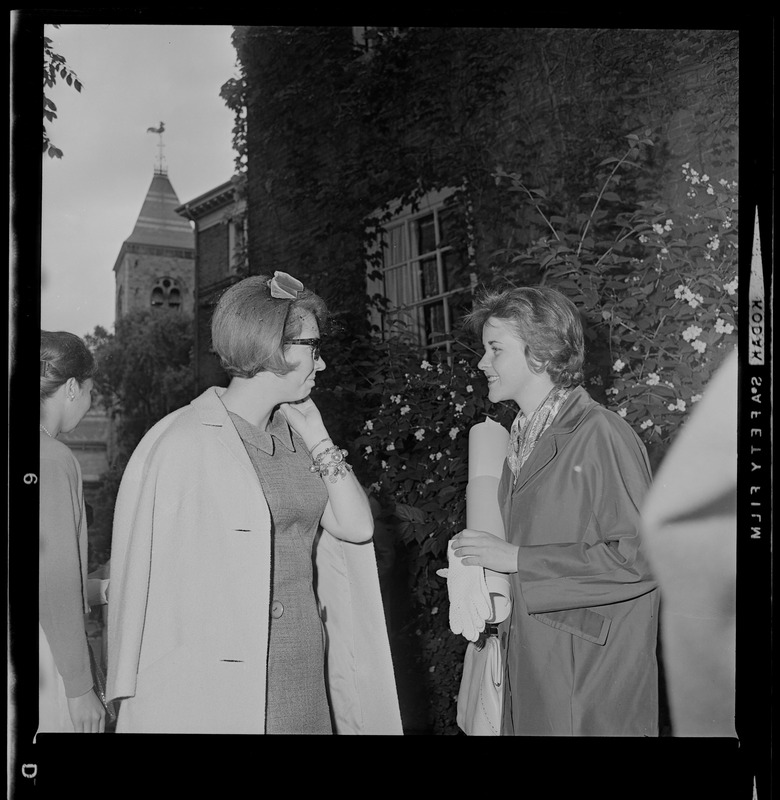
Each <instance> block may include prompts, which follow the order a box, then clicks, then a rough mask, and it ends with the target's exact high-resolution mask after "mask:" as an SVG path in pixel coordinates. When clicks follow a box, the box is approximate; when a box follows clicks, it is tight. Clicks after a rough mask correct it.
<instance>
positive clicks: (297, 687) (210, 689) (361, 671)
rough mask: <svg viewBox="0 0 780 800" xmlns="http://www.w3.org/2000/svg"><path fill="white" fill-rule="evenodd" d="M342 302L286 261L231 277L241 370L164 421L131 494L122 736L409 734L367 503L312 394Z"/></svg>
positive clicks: (124, 535) (124, 538)
mask: <svg viewBox="0 0 780 800" xmlns="http://www.w3.org/2000/svg"><path fill="white" fill-rule="evenodd" d="M327 315H328V312H327V309H326V307H325V303H324V302H323V301H322V299H321V298H319V297H318V296H317V295H315V294H313V293H312V292H311V291H308V290H306V289H305V288H304V287H303V284H302V283H301V282H300V281H298V280H296V279H295V278H293V277H291V276H290V275H287V274H286V273H281V272H276V273H274V277H273V278H269V277H267V276H253V277H250V278H246V279H245V280H242V281H240V282H239V283H237V284H235V285H233V286H232V287H231V288H229V289H228V290H227V291H226V292H225V293H224V294H223V296H222V297H221V298H220V300H219V302H218V304H217V307H216V309H215V312H214V316H213V320H212V343H213V347H214V350H215V351H216V352H217V354H218V355H219V357H220V361H221V364H222V366H223V368H224V369H225V371H226V372H227V373H228V375H229V376H230V382H229V385H228V386H227V388H226V389H222V388H218V387H212V388H210V389H207V390H206V391H205V392H204V393H203V394H202V395H200V397H198V398H196V399H195V400H193V401H192V403H191V404H190V405H188V406H186V407H185V408H182V409H179V410H178V411H175V412H173V414H170V415H168V416H167V417H165V418H164V419H163V420H161V421H160V422H158V423H157V425H155V426H154V427H153V428H152V429H151V430H150V431H149V432H148V433H147V434H146V436H145V437H144V439H143V440H142V441H141V443H140V444H139V445H138V448H137V449H136V451H135V452H134V453H133V456H132V458H131V459H130V462H129V463H128V466H127V469H126V471H125V474H124V476H123V479H122V484H121V487H120V490H119V496H118V498H117V505H116V511H115V520H114V533H113V542H112V565H111V569H112V588H111V602H110V604H109V675H108V693H109V696H111V697H114V698H118V699H120V698H121V701H122V702H121V707H120V712H119V719H118V723H117V732H118V733H121V732H168V733H171V732H190V733H271V734H284V733H290V734H330V733H382V734H388V733H401V723H400V714H399V710H398V700H397V695H396V689H395V681H394V677H393V670H392V664H391V659H390V651H389V645H388V640H387V631H386V628H385V622H384V615H383V610H382V604H381V596H380V593H379V583H378V578H377V570H376V560H375V557H374V550H373V546H372V544H371V541H370V540H371V537H372V534H373V518H372V514H371V509H370V506H369V501H368V498H367V497H366V494H365V492H364V491H363V489H362V487H361V486H360V484H359V483H358V481H357V480H356V478H355V476H354V474H353V473H352V470H351V467H350V466H349V465H348V464H347V462H346V461H345V460H344V457H345V456H346V451H345V450H341V449H340V448H339V447H338V446H337V445H335V444H334V443H333V441H332V440H331V439H330V437H329V435H328V432H327V429H326V427H325V424H324V423H323V420H322V417H321V416H320V413H319V411H318V409H317V406H316V405H315V403H314V401H313V400H312V399H311V397H310V393H311V390H312V388H313V387H314V385H315V381H316V376H317V373H318V372H320V371H321V370H323V369H325V362H324V361H323V359H322V358H321V357H320V328H321V327H324V326H325V325H326V324H327Z"/></svg>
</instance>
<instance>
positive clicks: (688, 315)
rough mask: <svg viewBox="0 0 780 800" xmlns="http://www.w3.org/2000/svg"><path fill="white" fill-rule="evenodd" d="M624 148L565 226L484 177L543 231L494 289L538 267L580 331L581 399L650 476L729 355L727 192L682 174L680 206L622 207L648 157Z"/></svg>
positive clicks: (634, 142) (517, 254) (639, 145)
mask: <svg viewBox="0 0 780 800" xmlns="http://www.w3.org/2000/svg"><path fill="white" fill-rule="evenodd" d="M627 138H628V141H629V147H628V150H627V152H626V153H625V154H624V155H623V156H622V157H621V158H607V159H605V160H604V161H602V163H601V164H600V165H599V169H598V170H597V172H596V175H595V178H596V180H597V181H599V184H600V185H599V190H598V192H595V193H591V194H589V195H586V198H590V197H593V196H594V195H595V202H593V205H592V207H591V208H590V209H585V210H583V211H581V212H579V213H577V214H574V215H572V216H569V217H560V216H555V215H549V216H548V214H547V213H546V212H545V206H547V205H548V202H547V199H546V198H545V196H544V194H543V193H540V192H538V191H534V190H532V189H528V188H527V187H526V186H525V185H524V183H523V181H522V180H521V178H520V176H518V175H517V174H507V173H505V172H503V171H499V172H497V173H496V179H497V180H498V181H501V182H504V184H505V185H507V186H508V188H510V189H512V190H515V191H517V190H519V191H520V196H522V198H523V200H524V202H527V203H528V204H530V205H531V206H532V207H533V208H534V209H535V211H536V213H537V214H538V216H539V218H540V220H542V221H543V223H544V225H545V228H546V230H547V232H546V234H545V235H543V236H541V237H540V238H538V239H537V240H535V241H534V242H532V243H531V244H530V245H528V246H526V247H523V248H518V249H517V250H515V251H514V252H513V253H512V254H511V262H512V264H513V265H515V266H514V268H513V267H509V268H508V269H506V270H505V271H504V273H503V276H502V278H503V280H505V281H508V282H509V283H517V282H520V281H518V278H522V276H523V275H524V274H525V273H524V272H523V267H524V266H527V265H528V264H539V265H540V266H541V268H542V281H544V282H547V283H549V284H550V285H552V286H554V287H555V288H557V289H560V290H561V291H562V292H564V293H565V294H566V295H567V296H568V297H570V298H571V299H572V300H573V301H574V302H575V304H576V305H577V306H578V308H579V309H580V310H581V312H582V314H583V317H584V321H585V326H586V335H587V350H588V359H587V364H586V368H587V371H586V376H587V381H586V387H587V388H588V389H589V390H590V391H591V393H592V394H594V395H595V396H597V397H598V399H600V400H602V401H604V402H606V404H607V405H608V406H609V407H612V408H613V409H614V410H615V411H617V413H618V414H620V415H621V416H623V417H624V418H625V419H626V420H627V421H628V422H629V423H630V424H631V425H632V426H633V427H634V428H635V430H636V431H637V433H639V434H640V436H641V437H642V438H643V440H644V442H645V444H646V446H647V448H648V451H649V453H650V455H651V458H652V460H653V462H654V464H656V465H657V464H658V462H659V461H660V459H661V458H662V457H663V454H664V453H665V452H666V450H667V448H668V446H669V444H670V443H671V441H672V440H673V439H674V437H675V436H676V435H677V432H678V430H679V427H680V425H681V424H682V423H683V422H684V420H685V418H686V415H687V412H688V411H690V408H691V406H692V404H694V403H696V402H697V401H698V400H699V399H700V398H701V395H702V392H703V390H704V387H705V386H706V384H707V383H708V381H709V380H710V378H711V377H712V374H713V372H714V371H715V370H716V369H717V367H718V366H719V365H720V363H721V361H722V360H723V357H724V356H725V354H726V353H727V352H728V351H729V350H730V349H731V348H733V347H735V346H736V344H737V333H736V317H737V296H736V289H737V266H738V265H737V185H736V183H735V182H729V181H728V180H726V179H725V178H720V179H718V180H716V178H714V177H711V176H710V175H709V174H707V173H706V172H705V173H700V172H699V171H698V170H697V169H696V168H694V167H693V166H691V165H690V164H689V163H685V164H683V166H682V177H683V179H684V181H685V184H686V185H687V190H686V192H685V196H684V198H680V199H679V200H677V201H675V203H674V204H670V203H667V202H662V201H661V200H652V201H651V200H641V201H637V202H636V203H635V204H633V205H631V204H626V203H625V202H623V200H622V197H621V195H620V194H618V192H617V191H615V189H618V190H619V187H620V186H621V185H622V184H621V180H620V179H623V180H624V181H625V179H626V178H628V179H631V178H632V176H633V175H637V176H641V171H642V162H641V155H642V152H643V150H644V149H645V148H648V147H650V146H652V141H651V139H649V138H645V137H643V138H640V137H639V136H637V135H633V134H632V135H630V136H628V137H627ZM633 179H634V180H637V178H636V177H635V178H633Z"/></svg>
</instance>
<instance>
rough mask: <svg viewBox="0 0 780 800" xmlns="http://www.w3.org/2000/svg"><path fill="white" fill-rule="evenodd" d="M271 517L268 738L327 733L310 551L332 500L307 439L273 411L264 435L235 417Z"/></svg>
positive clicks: (328, 720)
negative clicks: (314, 464) (270, 735)
mask: <svg viewBox="0 0 780 800" xmlns="http://www.w3.org/2000/svg"><path fill="white" fill-rule="evenodd" d="M230 418H231V419H232V421H233V424H234V425H235V426H236V430H237V431H238V434H239V436H240V437H241V439H242V441H243V442H244V447H245V448H246V451H247V453H248V454H249V458H250V459H251V461H252V464H253V465H254V468H255V472H256V473H257V477H258V478H259V480H260V485H261V486H262V488H263V494H264V495H265V498H266V500H267V502H268V508H269V509H270V512H271V535H272V537H273V562H272V565H271V579H272V587H273V596H272V598H271V604H270V609H271V618H270V641H269V646H268V670H267V674H268V679H267V680H268V688H267V693H266V697H267V699H266V733H298V734H330V733H333V727H332V724H331V718H330V708H329V704H328V697H327V692H326V689H325V637H324V630H323V626H322V621H321V619H320V615H319V607H318V604H317V597H316V595H315V591H314V559H313V545H314V539H315V537H316V535H317V531H318V528H319V522H320V519H321V517H322V513H323V511H324V510H325V506H326V504H327V500H328V492H327V489H326V488H325V486H324V484H323V482H322V478H320V476H319V475H317V474H315V473H312V472H310V471H309V467H310V466H311V456H310V455H309V452H308V450H307V449H306V446H305V445H304V443H303V440H302V439H301V438H300V437H299V436H298V435H297V434H294V433H293V432H292V431H291V429H290V427H289V425H288V424H287V421H286V420H285V419H284V417H283V416H282V415H281V414H280V413H278V412H276V413H275V414H274V416H273V417H272V419H271V423H270V425H269V426H268V430H267V431H261V430H260V429H259V428H256V427H255V426H254V425H251V424H250V423H248V422H247V421H246V420H245V419H243V418H242V417H239V416H238V415H237V414H233V413H230Z"/></svg>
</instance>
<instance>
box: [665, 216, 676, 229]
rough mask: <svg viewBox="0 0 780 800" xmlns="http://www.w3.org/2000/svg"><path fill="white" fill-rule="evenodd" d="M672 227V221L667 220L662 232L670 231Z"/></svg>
mask: <svg viewBox="0 0 780 800" xmlns="http://www.w3.org/2000/svg"><path fill="white" fill-rule="evenodd" d="M673 225H674V223H673V222H672V220H670V219H667V220H666V223H665V224H664V230H665V231H670V230H671V229H672V226H673Z"/></svg>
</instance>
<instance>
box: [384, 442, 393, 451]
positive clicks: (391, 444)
mask: <svg viewBox="0 0 780 800" xmlns="http://www.w3.org/2000/svg"><path fill="white" fill-rule="evenodd" d="M385 450H388V451H389V450H395V445H394V444H393V443H392V442H390V443H389V444H388V445H387V447H386V448H385Z"/></svg>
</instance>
